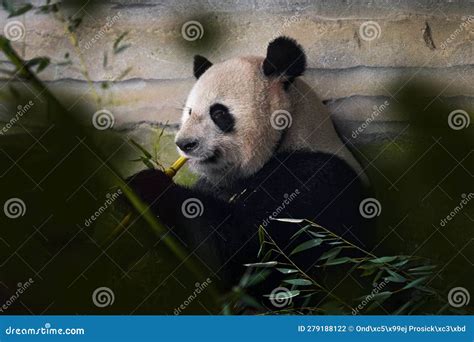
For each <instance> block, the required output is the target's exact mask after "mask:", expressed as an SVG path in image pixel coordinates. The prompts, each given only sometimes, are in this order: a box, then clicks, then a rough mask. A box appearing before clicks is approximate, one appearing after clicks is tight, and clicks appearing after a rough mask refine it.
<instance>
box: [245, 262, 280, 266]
mask: <svg viewBox="0 0 474 342" xmlns="http://www.w3.org/2000/svg"><path fill="white" fill-rule="evenodd" d="M275 265H278V262H277V261H267V262H256V263H253V264H244V266H245V267H273V266H275Z"/></svg>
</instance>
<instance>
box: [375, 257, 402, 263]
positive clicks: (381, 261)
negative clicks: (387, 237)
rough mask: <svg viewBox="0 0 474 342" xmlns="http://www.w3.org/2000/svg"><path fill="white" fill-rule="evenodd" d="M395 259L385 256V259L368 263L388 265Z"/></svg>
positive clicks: (377, 259)
mask: <svg viewBox="0 0 474 342" xmlns="http://www.w3.org/2000/svg"><path fill="white" fill-rule="evenodd" d="M396 259H397V257H396V256H385V257H381V258H376V259H371V260H369V261H370V262H373V263H375V264H385V263H388V262H392V261H394V260H396Z"/></svg>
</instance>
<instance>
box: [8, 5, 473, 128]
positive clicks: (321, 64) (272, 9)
mask: <svg viewBox="0 0 474 342" xmlns="http://www.w3.org/2000/svg"><path fill="white" fill-rule="evenodd" d="M40 3H42V2H35V4H36V5H38V4H40ZM74 11H75V12H78V15H80V16H81V17H83V22H82V24H81V25H80V27H79V29H78V31H77V32H78V38H79V50H78V51H75V50H74V49H73V48H72V47H71V44H70V41H69V39H68V37H67V36H66V35H65V32H64V27H63V25H62V24H61V23H60V22H59V21H57V20H53V19H52V17H51V15H38V14H34V12H28V13H27V14H26V15H23V16H20V17H16V18H12V19H7V18H6V13H5V12H1V11H0V27H4V26H5V25H6V24H7V23H9V22H11V21H12V20H19V21H21V22H22V23H23V25H24V27H25V29H26V30H25V35H24V37H23V38H22V39H20V40H18V41H15V42H13V46H14V47H15V48H16V49H17V51H19V52H20V53H21V55H22V56H23V57H24V58H27V59H30V58H33V57H36V56H39V55H47V56H50V57H51V58H52V60H53V61H54V62H55V64H56V65H51V66H50V67H48V68H47V69H46V70H45V71H43V72H42V73H41V78H42V79H44V80H46V81H48V84H49V85H50V86H51V88H52V89H53V90H54V91H55V92H57V93H58V94H59V95H60V96H61V97H62V98H63V99H64V101H66V102H69V103H68V105H70V106H73V105H75V104H88V105H89V106H90V108H91V116H92V114H93V113H94V112H95V110H97V109H100V108H101V107H103V108H106V109H108V110H110V111H111V112H112V113H113V114H114V116H115V124H116V126H117V127H120V126H121V125H122V126H123V125H130V124H132V125H133V123H135V122H139V121H152V122H162V123H164V122H168V123H176V122H177V120H178V117H179V114H180V107H181V105H182V103H183V102H184V99H185V97H186V94H187V92H188V90H189V89H190V87H191V86H192V84H193V82H194V80H193V78H192V77H191V75H192V56H193V55H194V54H196V53H199V54H202V55H205V56H207V57H208V58H209V59H210V60H212V61H221V60H225V59H227V58H229V57H232V56H235V55H240V54H258V55H264V53H265V50H266V46H267V44H268V42H269V41H270V40H271V39H272V38H274V37H275V36H278V35H280V34H284V35H288V36H291V37H293V38H295V39H297V40H298V41H299V42H300V43H301V44H302V45H303V47H304V48H305V50H306V52H307V55H308V62H309V63H308V68H309V69H308V72H307V73H306V76H305V78H306V79H307V80H308V81H309V82H310V83H311V84H312V85H313V86H314V87H315V89H316V90H317V92H319V94H320V96H321V97H322V98H323V100H324V101H325V102H326V103H327V105H328V106H329V107H330V108H331V110H332V112H333V115H334V117H335V119H336V120H337V121H338V122H340V123H341V125H344V123H350V122H360V121H363V120H365V119H366V118H368V117H369V116H370V115H371V114H372V112H373V110H374V109H373V108H374V106H379V105H381V104H382V103H384V101H389V102H396V101H397V95H398V92H399V90H400V84H408V83H409V82H411V81H412V80H413V79H414V78H421V79H423V80H425V81H426V82H428V83H429V84H430V85H438V86H439V88H440V93H439V100H440V101H443V102H445V103H451V104H452V106H453V108H458V107H461V108H463V109H465V110H470V109H472V108H474V101H473V99H474V83H473V79H474V68H473V66H474V53H473V52H474V51H473V43H474V2H473V1H468V0H466V1H410V0H405V1H401V0H400V1H384V0H375V1H337V2H336V1H329V0H327V1H308V0H300V1H291V2H290V1H282V0H279V1H250V0H249V1H245V0H240V1H213V0H209V1H204V0H202V1H189V2H188V1H110V2H104V4H103V5H101V6H100V7H83V8H80V9H75V10H74ZM190 21H195V22H197V23H195V24H196V25H197V27H199V30H200V32H198V39H195V40H193V39H194V38H193V37H192V36H186V34H183V32H182V29H183V26H184V25H185V24H186V23H189V22H190ZM364 28H366V30H365V29H364ZM124 31H127V32H129V33H128V35H127V36H126V37H125V39H124V40H123V41H122V43H121V45H125V44H127V45H128V44H129V45H130V47H129V48H127V49H125V50H124V51H122V52H120V53H118V54H114V53H113V42H114V40H115V39H116V38H117V37H118V36H119V35H120V34H121V33H122V32H124ZM199 37H200V38H199ZM66 53H69V54H70V56H71V59H72V61H73V66H71V65H65V66H64V65H60V62H61V61H63V60H64V55H65V54H66ZM78 53H80V54H81V55H82V58H83V61H84V64H85V65H86V68H87V70H88V75H89V78H90V82H89V83H88V82H87V81H86V80H85V77H84V75H83V74H82V73H81V67H80V65H81V62H80V59H79V58H78ZM104 54H107V66H104V63H103V61H104ZM1 59H2V68H8V67H9V66H8V63H7V62H6V61H5V58H3V57H2V58H1ZM129 68H131V69H129ZM127 69H129V71H128V72H127V73H126V75H122V76H123V77H119V76H120V75H121V74H123V73H124V71H125V70H127ZM0 75H1V74H0ZM117 78H119V79H118V80H117ZM104 80H117V81H116V82H114V83H113V84H112V85H111V87H109V88H108V89H106V90H104V89H102V88H101V82H102V81H104ZM395 84H397V86H396V87H395V86H394V85H395ZM18 86H21V85H18ZM94 92H95V93H96V94H98V95H99V96H100V97H101V98H102V102H101V103H100V104H97V103H96V102H94V101H95V100H94ZM66 94H69V95H68V96H67V97H65V95H66ZM396 119H398V118H396V117H395V116H394V113H393V111H392V108H391V107H390V106H389V109H388V110H386V111H385V112H384V113H383V115H379V116H377V118H376V120H377V121H380V122H390V121H392V120H396ZM374 127H375V126H374Z"/></svg>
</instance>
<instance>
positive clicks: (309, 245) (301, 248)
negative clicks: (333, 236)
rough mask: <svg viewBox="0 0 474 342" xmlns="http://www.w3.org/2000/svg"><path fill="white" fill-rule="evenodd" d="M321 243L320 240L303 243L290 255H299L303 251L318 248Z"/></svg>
mask: <svg viewBox="0 0 474 342" xmlns="http://www.w3.org/2000/svg"><path fill="white" fill-rule="evenodd" d="M322 242H323V240H322V239H313V240H309V241H306V242H303V243H302V244H301V245H299V246H298V247H296V248H295V249H294V250H293V251H292V252H291V253H290V255H293V254H296V253H300V252H302V251H305V250H307V249H310V248H313V247H316V246H319V245H320V244H321V243H322Z"/></svg>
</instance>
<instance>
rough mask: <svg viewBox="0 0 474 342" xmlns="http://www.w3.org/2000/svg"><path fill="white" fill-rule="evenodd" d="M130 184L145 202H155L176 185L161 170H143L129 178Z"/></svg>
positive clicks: (128, 182)
mask: <svg viewBox="0 0 474 342" xmlns="http://www.w3.org/2000/svg"><path fill="white" fill-rule="evenodd" d="M126 182H127V184H128V186H129V187H130V188H132V190H133V191H135V193H136V194H137V195H138V196H139V197H140V198H141V199H142V200H143V201H145V202H147V203H149V204H154V203H155V202H157V201H158V200H159V198H160V197H161V195H162V194H164V193H165V192H166V191H167V190H169V189H170V188H172V187H173V186H174V183H173V181H172V179H171V178H170V177H169V176H168V175H166V174H165V173H164V172H163V171H161V170H155V169H148V170H143V171H140V172H138V173H136V174H135V175H133V176H131V177H130V178H127V180H126Z"/></svg>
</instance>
